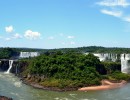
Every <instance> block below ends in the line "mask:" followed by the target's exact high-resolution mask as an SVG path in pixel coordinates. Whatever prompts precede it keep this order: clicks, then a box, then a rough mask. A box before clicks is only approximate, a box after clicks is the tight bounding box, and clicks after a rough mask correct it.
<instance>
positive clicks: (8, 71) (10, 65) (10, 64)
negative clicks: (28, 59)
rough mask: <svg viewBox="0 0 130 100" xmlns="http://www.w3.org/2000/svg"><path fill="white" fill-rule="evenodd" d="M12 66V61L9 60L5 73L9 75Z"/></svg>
mask: <svg viewBox="0 0 130 100" xmlns="http://www.w3.org/2000/svg"><path fill="white" fill-rule="evenodd" d="M12 65H13V60H9V68H8V70H7V71H6V73H10V70H11V68H12Z"/></svg>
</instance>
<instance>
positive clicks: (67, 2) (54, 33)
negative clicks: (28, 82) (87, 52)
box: [0, 0, 130, 49]
mask: <svg viewBox="0 0 130 100" xmlns="http://www.w3.org/2000/svg"><path fill="white" fill-rule="evenodd" d="M83 46H104V47H127V48H130V0H0V47H27V48H43V49H54V48H74V47H83Z"/></svg>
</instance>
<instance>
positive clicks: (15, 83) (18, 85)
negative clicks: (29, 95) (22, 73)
mask: <svg viewBox="0 0 130 100" xmlns="http://www.w3.org/2000/svg"><path fill="white" fill-rule="evenodd" d="M14 86H16V87H21V86H22V84H21V82H14Z"/></svg>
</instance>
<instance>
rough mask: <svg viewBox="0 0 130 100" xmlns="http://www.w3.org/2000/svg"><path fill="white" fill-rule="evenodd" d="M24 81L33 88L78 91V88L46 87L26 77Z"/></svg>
mask: <svg viewBox="0 0 130 100" xmlns="http://www.w3.org/2000/svg"><path fill="white" fill-rule="evenodd" d="M21 80H22V82H23V83H24V84H26V85H29V86H32V87H33V88H37V89H43V90H50V91H58V92H63V91H77V90H78V88H67V87H66V88H58V87H45V86H42V85H40V84H39V83H36V82H31V81H28V80H26V79H21Z"/></svg>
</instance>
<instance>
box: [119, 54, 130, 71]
mask: <svg viewBox="0 0 130 100" xmlns="http://www.w3.org/2000/svg"><path fill="white" fill-rule="evenodd" d="M121 72H122V73H130V54H121Z"/></svg>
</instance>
